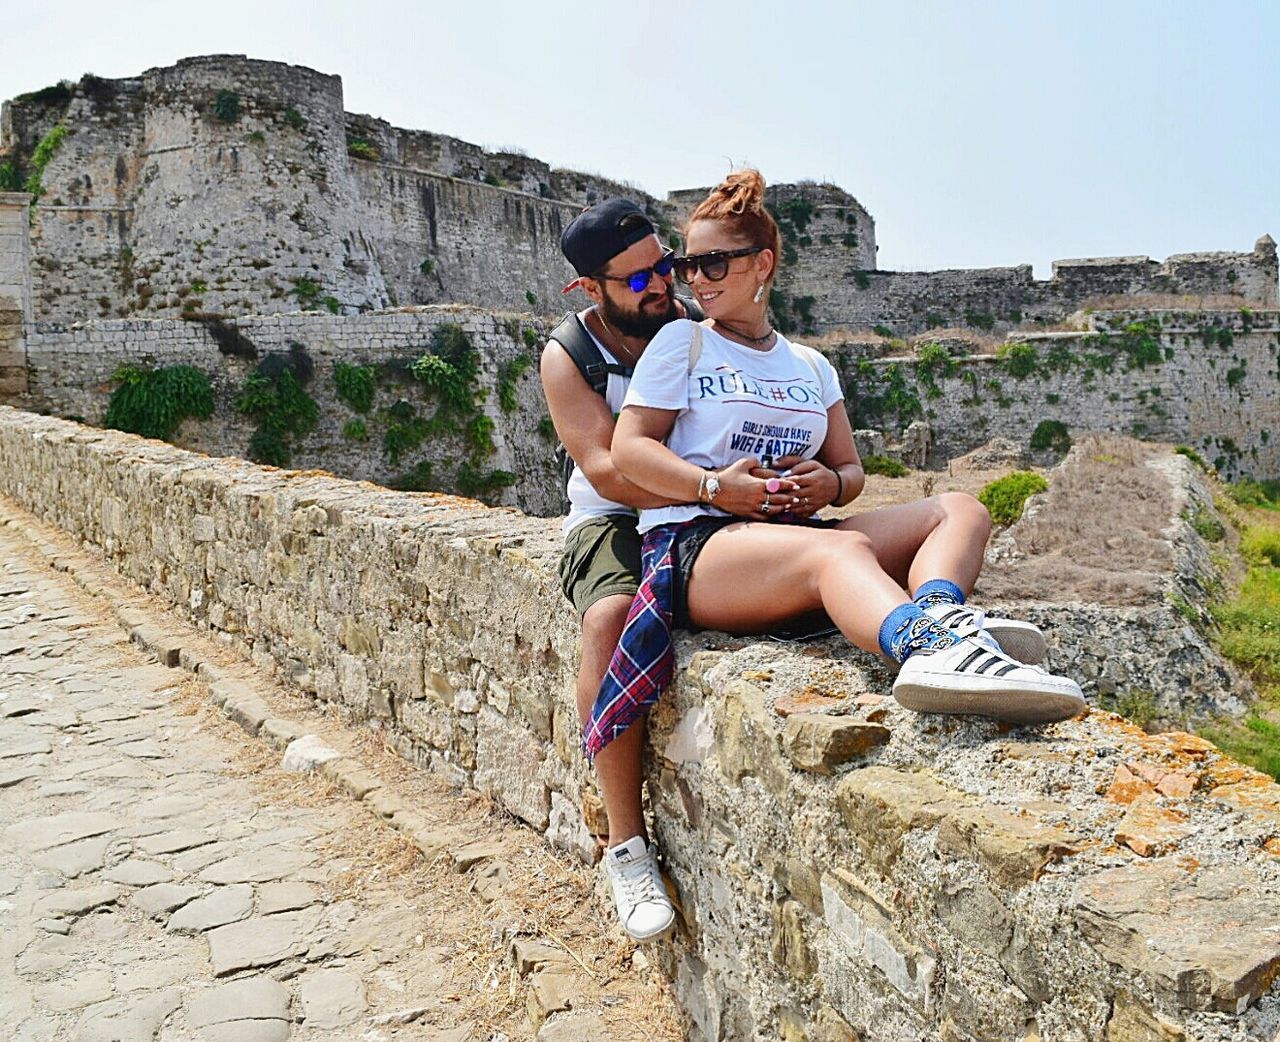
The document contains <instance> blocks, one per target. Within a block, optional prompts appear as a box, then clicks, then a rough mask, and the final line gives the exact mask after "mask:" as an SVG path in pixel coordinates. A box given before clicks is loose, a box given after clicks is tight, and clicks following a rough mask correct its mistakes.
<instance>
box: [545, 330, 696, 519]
mask: <svg viewBox="0 0 1280 1042" xmlns="http://www.w3.org/2000/svg"><path fill="white" fill-rule="evenodd" d="M542 389H543V392H544V393H545V394H546V396H547V408H548V410H550V412H551V422H552V423H553V424H555V428H556V434H557V435H559V437H560V440H561V441H562V442H564V447H565V448H566V449H568V450H569V455H570V456H572V457H573V459H574V461H575V462H576V463H577V464H578V466H579V467H581V468H582V472H583V473H584V474H586V476H587V480H588V481H590V482H591V484H592V486H593V487H594V488H595V490H596V491H597V492H599V493H600V495H602V496H604V497H605V498H606V499H611V500H613V501H614V502H615V503H622V504H625V505H626V506H630V507H636V508H639V509H643V508H646V507H665V506H670V505H671V504H672V503H673V502H675V501H674V500H670V499H666V498H664V497H663V496H657V495H654V494H653V493H652V492H648V491H646V490H645V489H643V488H641V487H640V486H639V485H637V484H635V483H634V482H631V481H628V480H627V479H626V478H624V477H623V476H622V475H621V474H620V473H618V470H617V468H616V467H614V465H613V460H612V459H611V458H610V456H609V446H610V444H611V443H612V441H613V427H614V419H613V414H612V413H611V412H610V411H609V406H608V403H606V402H605V400H604V397H603V396H602V395H598V394H596V393H595V391H593V390H592V389H591V386H590V385H589V384H588V383H587V381H586V380H584V379H583V378H582V374H581V373H580V372H579V371H578V367H577V366H576V365H574V362H573V359H572V358H570V357H569V353H568V352H567V351H565V349H564V348H563V347H561V346H560V345H559V344H558V343H557V342H556V341H554V340H551V341H548V342H547V347H546V350H545V351H543V352H542Z"/></svg>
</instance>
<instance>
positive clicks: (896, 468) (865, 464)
mask: <svg viewBox="0 0 1280 1042" xmlns="http://www.w3.org/2000/svg"><path fill="white" fill-rule="evenodd" d="M862 470H863V472H864V473H866V474H882V475H884V476H885V477H886V478H905V477H906V476H907V475H908V474H909V473H911V472H910V471H909V470H907V468H906V467H905V466H903V465H902V464H901V463H899V462H898V461H897V460H896V459H891V458H890V457H888V456H864V457H863V458H862Z"/></svg>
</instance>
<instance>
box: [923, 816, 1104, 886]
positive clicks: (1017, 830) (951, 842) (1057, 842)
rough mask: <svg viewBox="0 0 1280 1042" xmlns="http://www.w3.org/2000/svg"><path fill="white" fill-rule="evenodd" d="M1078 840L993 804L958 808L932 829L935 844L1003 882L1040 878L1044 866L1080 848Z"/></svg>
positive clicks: (1020, 883) (1010, 883)
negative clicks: (935, 832) (972, 862)
mask: <svg viewBox="0 0 1280 1042" xmlns="http://www.w3.org/2000/svg"><path fill="white" fill-rule="evenodd" d="M1081 845H1082V841H1081V839H1080V837H1079V836H1075V835H1073V834H1072V833H1070V832H1067V831H1065V830H1064V829H1060V828H1057V827H1055V826H1052V825H1043V824H1041V823H1040V822H1038V821H1036V820H1035V819H1034V818H1032V817H1029V816H1028V817H1022V816H1019V815H1017V814H1011V813H1010V812H1009V811H1006V810H1001V809H1000V808H998V807H961V808H958V809H956V810H955V811H953V812H952V813H951V814H948V815H947V817H946V818H945V819H944V820H943V822H942V825H941V827H940V828H939V829H938V849H939V850H943V851H946V852H948V853H952V854H958V855H960V856H961V857H967V858H972V859H973V860H974V861H977V862H978V863H979V864H980V865H982V866H983V867H984V868H985V869H986V870H987V872H988V873H989V874H990V876H991V878H992V879H993V880H994V881H995V882H996V883H998V884H999V885H1000V886H1004V887H1010V888H1014V887H1020V886H1024V885H1026V884H1027V883H1031V882H1034V881H1035V880H1036V879H1039V878H1040V873H1041V872H1043V871H1044V868H1045V866H1046V865H1049V864H1052V863H1053V862H1055V861H1059V860H1061V859H1062V858H1064V857H1066V856H1068V855H1070V854H1074V853H1076V852H1077V851H1078V850H1080V848H1081Z"/></svg>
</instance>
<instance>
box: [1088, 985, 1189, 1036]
mask: <svg viewBox="0 0 1280 1042" xmlns="http://www.w3.org/2000/svg"><path fill="white" fill-rule="evenodd" d="M1102 1038H1103V1042H1187V1034H1186V1032H1185V1031H1183V1030H1182V1029H1181V1028H1180V1027H1178V1026H1177V1025H1176V1024H1172V1023H1170V1022H1169V1021H1167V1020H1165V1019H1164V1017H1161V1016H1159V1015H1158V1014H1157V1013H1156V1012H1155V1010H1153V1009H1152V1008H1151V1007H1150V1006H1148V1005H1147V1004H1146V1003H1145V1002H1142V1001H1141V1000H1140V999H1136V998H1134V997H1133V996H1132V995H1130V994H1129V993H1128V992H1127V991H1119V992H1116V997H1115V1000H1114V1002H1112V1005H1111V1016H1110V1017H1108V1018H1107V1027H1106V1031H1105V1032H1104V1034H1103V1036H1102Z"/></svg>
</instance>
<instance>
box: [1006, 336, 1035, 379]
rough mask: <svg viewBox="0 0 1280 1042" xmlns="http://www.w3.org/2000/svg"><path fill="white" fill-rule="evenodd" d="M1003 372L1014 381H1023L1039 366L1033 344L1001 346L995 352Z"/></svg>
mask: <svg viewBox="0 0 1280 1042" xmlns="http://www.w3.org/2000/svg"><path fill="white" fill-rule="evenodd" d="M996 357H997V358H999V359H1000V361H1001V363H1002V364H1003V366H1004V369H1005V371H1006V372H1007V373H1008V374H1009V375H1010V376H1012V377H1013V378H1014V379H1015V380H1025V379H1026V378H1027V377H1028V376H1031V375H1032V374H1033V373H1035V372H1036V370H1037V369H1038V368H1039V366H1040V352H1039V351H1037V350H1036V348H1035V345H1034V344H1027V343H1022V342H1018V343H1013V344H1001V345H1000V347H999V348H998V349H997V350H996Z"/></svg>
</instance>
